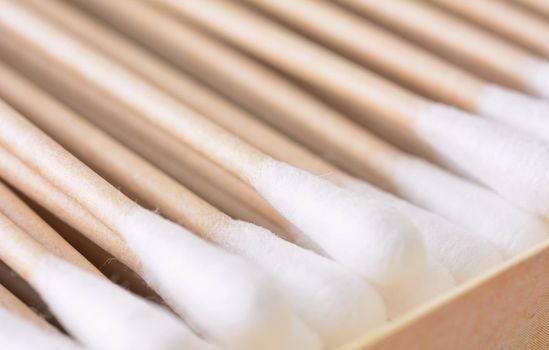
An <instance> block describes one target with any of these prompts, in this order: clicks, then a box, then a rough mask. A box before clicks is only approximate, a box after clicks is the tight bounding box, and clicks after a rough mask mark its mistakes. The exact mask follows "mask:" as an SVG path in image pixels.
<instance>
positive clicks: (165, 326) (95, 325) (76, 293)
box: [30, 257, 214, 350]
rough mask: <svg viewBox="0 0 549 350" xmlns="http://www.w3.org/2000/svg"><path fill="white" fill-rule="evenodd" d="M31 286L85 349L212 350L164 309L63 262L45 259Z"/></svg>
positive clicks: (35, 273)
mask: <svg viewBox="0 0 549 350" xmlns="http://www.w3.org/2000/svg"><path fill="white" fill-rule="evenodd" d="M30 281H31V284H32V286H33V287H34V288H35V289H36V290H37V291H38V292H39V294H40V296H41V297H42V298H43V299H44V301H45V302H46V303H47V304H48V307H49V308H50V310H51V311H52V312H53V314H54V315H55V316H56V317H57V319H58V320H59V321H60V322H61V323H62V324H63V326H64V327H65V328H66V329H67V330H68V331H69V332H70V333H71V334H72V335H73V336H74V337H75V338H77V339H78V340H79V341H80V342H81V343H82V344H84V346H86V347H87V348H89V349H97V350H109V349H112V350H126V349H127V350H154V349H166V350H168V349H169V350H172V349H173V350H176V349H178V350H183V349H214V347H213V346H210V345H208V344H206V343H205V342H204V341H203V340H201V339H200V338H198V337H197V336H196V335H195V334H193V333H192V332H191V331H190V330H189V329H188V328H187V326H186V325H185V324H184V323H183V321H182V320H180V319H177V318H176V317H175V316H174V315H173V314H171V313H170V312H168V311H167V310H166V309H164V308H163V307H161V306H159V305H157V304H153V303H152V302H149V301H146V300H145V299H143V298H141V297H138V296H136V295H133V294H131V293H130V292H128V291H126V290H124V289H122V288H121V287H119V286H117V285H115V284H113V283H111V282H109V281H108V280H104V279H101V278H98V277H97V276H94V275H92V274H91V273H89V272H87V271H84V270H82V269H80V268H78V267H76V266H73V265H71V264H69V263H68V262H65V261H63V260H61V259H58V258H55V257H47V258H45V259H43V260H42V261H41V262H40V264H39V265H38V266H36V267H35V269H34V270H33V271H32V274H31V276H30Z"/></svg>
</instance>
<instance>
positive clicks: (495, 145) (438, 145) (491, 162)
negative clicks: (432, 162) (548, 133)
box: [414, 103, 549, 216]
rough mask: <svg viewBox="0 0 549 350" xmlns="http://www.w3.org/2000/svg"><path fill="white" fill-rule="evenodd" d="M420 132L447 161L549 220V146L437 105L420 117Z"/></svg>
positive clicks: (429, 108) (418, 129)
mask: <svg viewBox="0 0 549 350" xmlns="http://www.w3.org/2000/svg"><path fill="white" fill-rule="evenodd" d="M414 130H415V132H416V134H417V135H418V137H419V138H420V139H421V140H423V141H425V142H426V143H427V144H428V145H429V146H430V147H431V148H432V149H433V151H434V152H435V153H436V154H437V157H438V159H439V161H441V162H442V163H444V164H446V165H448V166H450V167H452V168H454V169H458V170H459V171H460V172H462V173H465V174H467V175H468V176H470V177H472V178H475V179H477V180H478V181H480V182H481V183H483V184H485V185H486V186H488V187H490V188H492V189H494V190H495V191H496V192H497V193H499V194H501V195H502V196H503V197H505V198H507V199H509V200H510V201H512V202H514V203H516V204H518V205H520V206H522V207H524V208H526V209H528V210H530V211H532V212H536V213H539V214H542V215H545V216H549V186H547V184H549V143H547V142H544V141H542V140H540V139H538V138H535V137H531V136H529V135H528V134H526V133H523V132H521V131H517V130H513V129H512V128H511V127H509V126H507V125H504V124H503V123H498V122H495V121H491V120H487V119H484V118H479V117H477V116H474V115H471V114H467V113H465V112H461V111H459V110H457V109H454V108H450V107H447V106H444V105H440V104H434V103H433V104H430V106H429V107H428V108H426V109H424V111H423V112H422V113H421V114H420V115H419V116H418V119H417V121H416V123H415V126H414Z"/></svg>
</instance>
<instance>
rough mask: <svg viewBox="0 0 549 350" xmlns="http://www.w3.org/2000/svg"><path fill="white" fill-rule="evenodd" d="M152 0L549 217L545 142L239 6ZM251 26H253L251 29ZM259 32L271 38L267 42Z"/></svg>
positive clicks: (548, 156)
mask: <svg viewBox="0 0 549 350" xmlns="http://www.w3.org/2000/svg"><path fill="white" fill-rule="evenodd" d="M153 1H155V2H158V1H160V2H161V3H167V4H168V5H169V6H172V7H173V8H174V9H176V10H178V11H179V13H181V14H182V16H184V17H186V18H188V19H189V20H191V21H194V22H197V23H199V24H200V25H201V26H204V27H207V28H208V29H209V30H211V31H214V32H215V33H216V34H217V35H220V36H222V37H223V38H225V39H226V40H229V41H230V42H232V43H233V44H235V45H238V46H239V47H240V48H241V49H244V50H246V51H248V52H250V53H253V54H254V55H256V56H259V57H260V58H261V59H263V60H266V61H268V62H269V63H270V64H273V65H275V66H277V67H278V68H279V69H282V70H284V71H285V72H286V73H287V74H290V75H292V76H294V77H296V78H298V79H300V80H303V81H305V82H306V83H307V84H310V85H313V86H316V87H317V88H319V89H321V90H323V91H324V93H325V94H328V95H330V96H334V97H335V98H337V99H338V100H340V101H345V102H346V103H349V104H351V105H354V106H356V107H358V106H360V107H361V108H362V109H363V111H364V113H362V118H364V119H365V120H368V121H370V122H371V123H377V124H378V125H381V127H382V128H383V129H385V130H386V129H388V128H393V129H394V130H395V131H396V133H395V136H396V135H397V134H398V136H399V137H404V138H407V140H408V141H409V142H411V143H413V144H415V145H416V146H417V147H420V148H421V149H422V150H423V151H424V152H425V153H427V154H430V155H431V157H432V158H433V159H436V160H437V161H439V162H442V163H445V164H446V165H447V166H450V167H453V168H456V169H458V170H459V171H461V172H462V173H465V174H467V175H468V176H470V177H473V178H475V179H477V180H479V181H481V182H482V183H484V184H485V185H487V186H489V187H491V188H493V189H495V190H496V191H497V192H498V193H500V194H501V195H502V196H504V197H506V198H509V199H511V200H512V201H514V202H515V203H518V204H519V205H521V206H523V207H526V208H528V209H529V210H531V211H534V212H537V213H541V214H545V215H549V191H547V192H545V191H543V189H542V190H540V184H543V183H545V182H547V181H549V171H547V169H549V144H547V143H545V142H541V141H540V140H538V139H532V138H530V137H528V135H524V134H522V133H520V132H515V131H514V130H512V129H510V128H508V127H506V126H504V125H499V124H498V123H494V122H490V121H486V120H482V119H480V118H477V117H475V116H473V115H470V114H467V113H465V112H461V111H458V110H455V109H453V108H451V107H448V106H445V105H441V104H437V103H433V102H429V101H427V100H424V99H422V98H420V97H419V96H417V95H413V94H411V93H409V92H407V91H406V90H403V89H401V88H400V87H398V86H396V85H392V84H391V83H390V82H388V81H386V80H383V79H381V78H380V77H377V76H375V75H374V74H372V73H370V72H368V71H365V70H363V69H361V68H360V67H358V66H356V65H354V64H352V63H351V62H349V61H347V60H345V59H342V58H341V57H340V56H337V55H334V54H332V53H330V52H329V51H326V50H325V49H324V48H321V47H319V46H316V45H314V44H313V43H311V42H309V41H306V40H303V39H302V38H300V37H298V36H296V35H294V34H292V33H291V32H289V31H287V30H286V29H285V28H283V27H281V26H278V25H276V24H275V23H273V22H269V21H267V20H266V19H263V18H261V17H259V16H257V15H256V14H254V13H253V12H250V11H248V10H246V9H245V8H244V7H242V6H238V5H237V4H234V3H230V2H223V1H214V0H211V1H171V0H153ZM228 13H230V16H228V15H227V14H228ZM251 27H253V28H254V30H249V28H251ZM264 37H270V38H272V39H270V40H269V41H268V42H266V41H265V40H263V39H262V38H264ZM326 67H329V69H327V68H326ZM463 135H466V136H467V142H465V141H464V139H463ZM502 149H503V150H506V151H507V152H505V153H503V154H505V155H506V157H502V156H500V157H498V158H497V161H496V160H494V156H493V155H494V154H500V155H501V153H500V152H501V150H502ZM510 169H511V171H509V170H510ZM525 169H528V170H526V171H525ZM503 173H505V175H502V174H503ZM542 187H543V186H542Z"/></svg>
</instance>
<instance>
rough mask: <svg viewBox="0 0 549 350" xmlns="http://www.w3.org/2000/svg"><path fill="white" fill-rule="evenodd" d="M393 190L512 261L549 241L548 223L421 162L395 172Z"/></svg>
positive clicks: (405, 163)
mask: <svg viewBox="0 0 549 350" xmlns="http://www.w3.org/2000/svg"><path fill="white" fill-rule="evenodd" d="M392 174H393V176H392V178H391V182H392V186H393V187H394V188H395V191H396V192H397V193H398V194H399V195H400V196H401V197H403V198H405V199H407V200H409V201H410V202H413V203H415V204H416V205H419V206H421V207H423V208H426V209H428V210H430V211H432V212H434V213H437V214H439V215H441V216H443V217H445V218H447V219H449V220H451V221H453V222H455V223H457V224H459V225H461V226H463V227H465V228H467V229H468V230H469V232H470V233H471V234H475V235H479V236H480V237H482V238H484V239H485V240H487V241H489V242H491V243H492V245H493V246H494V247H495V248H496V249H498V251H499V252H500V253H501V254H502V255H503V257H504V258H511V257H513V256H515V255H517V254H519V253H521V252H523V251H524V250H526V249H528V248H530V247H532V246H534V245H536V244H538V243H540V242H542V241H544V240H545V239H547V238H549V225H548V222H547V221H546V220H545V219H543V218H542V217H541V216H537V215H534V214H531V213H527V212H525V211H523V210H521V209H519V208H517V207H516V206H514V205H512V204H511V203H509V202H507V201H505V200H504V199H502V198H501V197H499V196H497V195H496V194H495V193H493V192H492V191H489V190H487V189H485V188H483V187H480V186H478V185H476V184H474V183H472V182H469V181H467V180H464V179H462V178H459V177H457V176H455V175H453V174H450V173H448V172H447V171H444V170H442V169H440V168H438V167H436V166H434V165H432V164H431V163H428V162H426V161H423V160H420V159H417V158H412V157H409V158H402V159H400V160H399V162H398V163H395V164H394V167H393V168H392Z"/></svg>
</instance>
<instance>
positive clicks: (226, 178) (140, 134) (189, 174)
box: [0, 38, 289, 235]
mask: <svg viewBox="0 0 549 350" xmlns="http://www.w3.org/2000/svg"><path fill="white" fill-rule="evenodd" d="M15 46H17V45H13V42H12V43H11V44H10V43H9V41H4V40H2V39H1V38H0V47H1V48H2V49H3V50H2V52H1V53H0V56H3V58H4V59H7V60H8V61H9V62H10V63H11V64H12V65H16V66H18V67H19V68H20V69H23V70H24V71H25V72H27V74H28V75H31V76H32V77H33V78H34V79H35V81H39V82H40V83H41V84H42V86H43V87H46V88H48V89H49V90H50V91H51V92H53V93H54V94H56V96H57V97H58V98H61V99H63V101H64V102H65V103H66V104H69V105H71V106H72V107H73V108H76V109H77V110H78V111H79V112H80V113H82V114H84V115H86V116H87V117H88V118H89V119H91V120H93V122H94V123H96V124H98V125H100V126H101V127H102V128H103V129H105V130H107V131H108V132H109V133H111V134H112V135H114V136H115V137H117V138H118V139H119V140H122V142H124V143H125V144H127V145H129V146H130V147H131V148H133V149H135V150H136V151H137V152H139V153H141V154H142V155H143V156H144V157H146V158H147V159H148V160H149V161H151V162H153V163H154V164H156V165H157V166H159V167H161V168H162V169H163V170H164V171H166V172H168V173H169V174H170V175H171V176H172V177H174V178H176V179H177V180H178V181H180V182H181V183H183V184H185V185H186V186H188V187H189V188H191V189H192V190H193V191H195V192H196V193H197V194H199V195H200V196H202V197H203V198H205V199H207V200H209V201H210V202H211V203H212V204H214V205H216V206H218V207H219V208H220V209H222V210H223V211H224V212H226V213H228V214H230V215H233V216H235V217H237V218H241V219H243V220H246V221H251V222H254V223H257V224H258V225H261V226H265V227H268V228H270V229H271V230H272V231H273V232H277V233H279V234H281V235H284V232H285V231H286V229H287V228H288V226H289V224H288V223H287V221H286V220H285V219H284V218H282V217H281V216H280V215H279V214H278V213H277V212H276V211H275V210H274V209H273V208H272V207H271V206H270V205H269V204H268V203H267V202H265V201H264V200H263V199H262V198H261V197H259V195H258V194H257V193H256V192H255V191H254V190H253V189H252V188H250V187H249V186H248V185H246V184H244V183H243V182H242V181H240V180H239V179H237V178H235V177H234V176H233V175H231V174H229V173H228V172H226V171H225V170H223V169H222V168H220V167H219V166H218V165H216V164H215V163H213V162H211V161H210V160H208V159H206V158H204V157H203V156H201V155H199V154H197V153H196V152H195V151H193V150H192V149H190V148H189V147H188V146H186V145H185V144H183V143H181V142H178V141H177V140H176V139H175V138H173V137H171V136H170V135H167V134H166V133H164V132H162V131H160V130H157V129H156V128H154V127H151V126H150V125H148V124H147V123H146V122H144V121H142V120H141V119H140V118H138V117H135V116H134V113H133V112H132V111H131V110H128V109H127V108H124V107H123V106H121V105H120V104H118V103H116V101H114V100H112V99H109V98H108V97H105V96H103V95H100V94H98V93H97V92H96V91H93V90H92V89H89V88H88V87H86V86H85V85H83V83H82V82H81V81H80V80H78V79H74V77H71V76H69V75H67V74H63V72H61V71H56V70H48V67H49V66H50V65H49V64H48V63H46V62H44V61H43V60H40V59H36V57H33V56H31V55H27V54H26V53H25V51H24V50H17V48H16V47H15ZM8 56H9V57H8ZM0 85H2V86H3V89H4V90H5V93H6V94H9V93H10V91H12V89H11V86H10V85H9V84H7V85H3V84H2V83H1V82H0ZM212 184H213V186H212ZM225 193H227V195H226V194H225ZM145 203H147V201H145ZM147 204H150V203H147ZM252 207H253V208H252ZM266 217H268V218H271V219H270V220H269V219H265V218H266ZM274 222H278V224H275V223H274ZM282 227H285V228H282Z"/></svg>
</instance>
